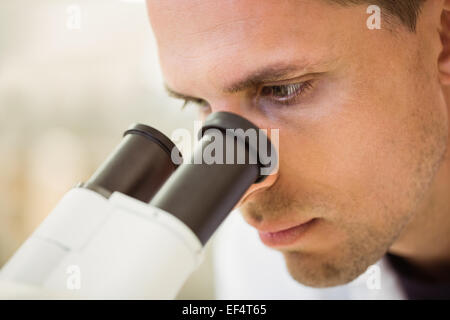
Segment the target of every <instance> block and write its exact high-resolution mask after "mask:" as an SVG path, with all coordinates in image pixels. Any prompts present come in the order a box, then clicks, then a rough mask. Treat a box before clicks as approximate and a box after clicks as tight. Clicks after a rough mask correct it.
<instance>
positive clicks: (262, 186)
mask: <svg viewBox="0 0 450 320" xmlns="http://www.w3.org/2000/svg"><path fill="white" fill-rule="evenodd" d="M278 177H279V173H278V171H277V172H276V173H274V174H271V175H269V176H267V177H266V178H265V179H264V180H263V181H261V182H259V183H255V184H252V185H251V186H250V188H249V189H248V190H247V191H246V192H245V193H244V195H243V196H242V198H241V200H239V202H238V203H237V205H236V206H235V208H238V207H240V206H241V205H242V204H244V202H246V201H247V200H249V199H250V198H251V197H252V196H253V195H254V194H256V193H258V192H261V191H267V190H268V189H269V188H270V187H272V186H273V185H274V184H275V182H276V181H277V180H278Z"/></svg>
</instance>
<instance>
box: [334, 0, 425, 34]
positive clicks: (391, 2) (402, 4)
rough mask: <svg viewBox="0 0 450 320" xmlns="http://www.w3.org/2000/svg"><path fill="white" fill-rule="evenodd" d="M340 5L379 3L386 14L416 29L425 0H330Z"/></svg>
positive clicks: (413, 29)
mask: <svg viewBox="0 0 450 320" xmlns="http://www.w3.org/2000/svg"><path fill="white" fill-rule="evenodd" d="M328 1H329V2H335V3H337V4H340V5H344V6H345V5H358V4H369V5H372V4H374V5H378V6H380V8H382V11H383V9H384V10H385V12H384V14H385V16H386V15H388V16H392V17H396V18H398V19H400V21H401V22H402V23H403V24H404V25H406V26H407V27H408V28H409V29H410V30H411V31H415V30H416V23H417V18H418V16H419V13H420V9H421V8H422V4H423V3H424V2H425V0H328Z"/></svg>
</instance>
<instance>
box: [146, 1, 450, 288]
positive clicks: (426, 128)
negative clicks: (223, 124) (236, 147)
mask: <svg viewBox="0 0 450 320" xmlns="http://www.w3.org/2000/svg"><path fill="white" fill-rule="evenodd" d="M366 8H367V6H352V7H345V8H343V7H340V6H336V5H330V4H328V3H326V2H322V1H317V0H302V1H300V0H296V1H279V0H265V1H251V0H248V1H247V0H236V1H230V0H227V1H197V0H196V1H174V0H171V1H165V0H159V1H157V0H148V10H149V16H150V20H151V24H152V27H153V30H154V33H155V36H156V39H157V43H158V47H159V54H160V62H161V67H162V71H163V74H164V77H165V81H166V83H167V85H168V87H170V88H171V89H172V90H174V91H176V92H178V93H181V94H183V95H186V96H190V97H194V98H196V99H200V101H205V102H206V107H205V106H203V107H201V110H202V112H203V114H207V113H209V112H216V111H229V112H234V113H237V114H239V115H241V116H243V117H246V118H248V119H250V120H251V121H252V122H253V123H255V124H256V125H258V126H259V127H261V128H265V129H279V176H278V179H277V180H276V182H275V183H274V184H273V185H271V186H270V187H269V188H266V189H262V190H260V191H258V192H255V193H254V194H251V195H250V196H249V197H248V198H246V199H245V201H244V202H243V204H242V206H241V209H242V213H243V215H244V218H245V219H246V221H247V222H248V223H250V224H251V225H253V226H254V227H256V228H258V229H260V230H268V229H270V228H271V226H280V225H284V226H287V225H296V224H299V223H302V222H305V221H308V220H310V219H313V218H314V219H315V220H314V223H313V224H312V225H311V226H310V227H309V228H308V229H307V231H306V232H305V233H304V234H303V235H302V236H301V237H300V238H299V239H298V241H296V242H295V243H293V244H290V245H287V246H276V247H275V249H277V250H280V251H281V252H282V253H283V255H284V257H285V260H286V263H287V267H288V270H289V272H290V274H291V275H292V277H293V278H294V279H296V280H297V281H299V282H301V283H303V284H306V285H310V286H316V287H321V286H332V285H338V284H342V283H346V282H349V281H351V280H353V279H354V278H356V277H357V276H358V275H359V274H361V273H362V272H364V271H365V269H366V268H367V267H368V266H370V265H371V264H373V263H375V262H376V261H377V260H378V259H380V258H381V257H382V256H383V255H384V253H385V252H386V251H387V250H388V248H389V247H390V246H391V245H392V244H393V243H394V242H395V240H396V239H397V237H398V236H399V235H400V234H401V231H402V230H403V228H404V226H405V225H406V224H407V223H408V222H409V221H410V220H411V219H412V217H414V215H415V214H416V212H417V208H418V206H419V204H420V202H421V201H422V199H423V198H424V195H425V194H426V192H427V190H428V189H429V186H430V184H431V183H432V180H433V176H434V173H435V171H436V168H437V167H438V165H439V163H440V161H441V158H442V156H443V154H444V152H445V149H446V146H447V133H448V122H447V119H448V118H447V117H448V116H447V109H446V105H445V103H444V100H443V98H442V96H441V95H440V94H439V92H440V85H439V81H438V74H437V68H436V61H437V57H438V55H439V46H438V45H437V43H438V41H436V40H437V39H438V35H437V33H436V30H435V29H433V27H432V23H431V21H428V20H427V19H425V18H424V19H423V21H419V25H418V30H417V33H412V32H409V31H408V30H407V29H406V28H403V27H402V26H400V25H399V26H397V27H394V26H390V25H388V24H387V23H384V21H382V29H381V30H369V29H368V28H367V24H366V20H367V19H368V17H369V15H368V14H366ZM424 11H425V9H424ZM429 20H431V19H429ZM433 22H434V21H433ZM391 27H392V28H394V30H390V28H391ZM249 78H250V79H251V81H245V80H248V79H249Z"/></svg>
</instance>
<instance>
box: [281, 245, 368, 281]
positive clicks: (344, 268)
mask: <svg viewBox="0 0 450 320" xmlns="http://www.w3.org/2000/svg"><path fill="white" fill-rule="evenodd" d="M282 254H283V256H284V259H285V262H286V267H287V270H288V272H289V274H290V275H291V277H292V278H293V279H294V280H295V281H297V282H299V283H300V284H302V285H305V286H308V287H314V288H327V287H334V286H339V285H344V284H347V283H349V282H351V281H353V280H354V279H356V278H357V277H358V276H359V275H361V274H362V273H364V271H365V270H366V268H367V267H368V266H362V265H361V266H356V265H355V264H348V263H346V264H345V265H344V264H342V263H339V262H336V261H332V260H330V259H323V257H319V256H314V255H310V254H304V253H301V252H298V251H282Z"/></svg>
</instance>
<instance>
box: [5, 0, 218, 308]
mask: <svg viewBox="0 0 450 320" xmlns="http://www.w3.org/2000/svg"><path fill="white" fill-rule="evenodd" d="M162 84H163V82H162V78H161V73H160V69H159V66H158V57H157V51H156V47H155V43H154V39H153V34H152V32H151V29H150V26H149V23H148V20H147V14H146V8H145V2H144V1H140V0H128V1H126V0H76V1H67V0H37V1H30V0H14V1H1V3H0V267H1V266H2V265H3V264H4V263H5V262H6V260H7V259H9V258H10V257H11V255H12V254H13V253H14V251H15V250H17V249H18V247H19V246H20V244H21V243H22V242H23V241H24V240H25V239H26V238H27V237H28V236H29V235H30V234H31V232H32V231H33V230H34V229H35V228H36V227H37V226H38V224H39V223H40V222H41V221H42V220H43V219H44V218H45V217H46V216H47V215H48V214H49V212H50V211H51V210H52V208H53V207H54V206H55V205H56V203H57V202H58V200H59V199H60V198H61V197H62V196H63V194H64V193H65V192H67V191H68V190H69V189H70V188H71V187H73V186H74V185H75V184H76V183H77V182H79V181H85V180H86V179H87V178H88V177H89V176H90V175H91V174H92V173H93V172H94V171H95V169H96V168H97V167H98V166H99V164H100V163H101V162H102V161H103V160H104V159H105V158H106V157H107V155H108V154H109V153H110V152H111V151H112V150H113V148H114V147H115V146H116V145H117V144H118V143H119V142H120V140H121V137H122V133H123V131H124V130H126V128H128V126H129V125H130V124H132V123H134V122H140V123H144V124H148V125H150V126H154V127H156V128H158V129H159V130H160V131H162V132H164V133H165V134H167V135H168V136H169V137H170V136H171V133H172V132H173V130H175V129H177V128H186V129H188V130H190V131H191V132H193V121H194V120H195V119H196V110H195V108H194V107H188V108H186V109H184V110H183V111H180V110H181V106H182V102H181V101H177V100H174V99H171V98H168V97H167V94H166V93H165V91H164V88H163V85H162ZM213 242H214V241H210V243H209V244H208V247H207V250H206V259H205V261H204V263H203V264H202V265H201V267H200V268H199V269H198V271H196V272H195V273H194V274H193V275H192V277H191V278H190V279H189V280H188V281H187V282H186V284H185V286H184V288H183V289H182V291H181V292H180V294H179V296H178V298H179V299H212V298H214V276H213V265H212V259H211V256H212V253H211V252H212V247H213Z"/></svg>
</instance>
